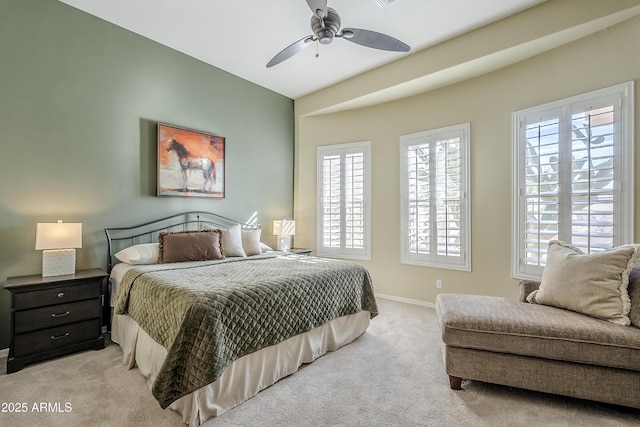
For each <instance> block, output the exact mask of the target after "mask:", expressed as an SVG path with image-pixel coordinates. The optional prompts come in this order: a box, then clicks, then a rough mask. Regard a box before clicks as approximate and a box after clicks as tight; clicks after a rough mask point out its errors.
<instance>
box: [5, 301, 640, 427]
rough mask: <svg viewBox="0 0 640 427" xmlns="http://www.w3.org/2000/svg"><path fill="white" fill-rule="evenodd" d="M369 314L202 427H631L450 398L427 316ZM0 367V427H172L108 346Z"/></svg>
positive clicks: (627, 416) (507, 400) (624, 418)
mask: <svg viewBox="0 0 640 427" xmlns="http://www.w3.org/2000/svg"><path fill="white" fill-rule="evenodd" d="M379 305H380V312H381V314H380V316H378V317H377V318H375V319H373V321H372V323H371V326H370V328H369V329H368V331H367V332H366V333H365V334H364V335H363V336H362V337H360V338H359V339H358V340H356V341H355V342H354V343H352V344H350V345H348V346H346V347H344V348H342V349H340V350H339V351H337V352H334V353H329V354H328V355H326V356H324V357H321V358H320V359H318V360H317V361H316V362H314V363H312V364H310V365H305V366H303V367H302V368H301V369H300V371H299V372H297V373H296V374H294V375H292V376H290V377H288V378H285V379H283V380H281V381H280V382H278V383H277V384H275V385H274V386H272V387H270V388H268V389H267V390H264V391H263V392H261V393H259V394H258V395H257V396H256V397H254V398H252V399H250V400H249V401H247V402H245V403H244V404H243V405H241V406H239V407H237V408H235V409H233V410H231V411H229V412H227V413H225V414H223V415H222V416H221V417H219V418H217V419H213V420H210V421H208V422H207V423H206V424H205V426H207V427H213V426H460V425H466V426H638V425H639V424H640V411H637V410H632V409H626V408H620V407H616V406H610V405H605V404H599V403H594V402H587V401H582V400H577V399H570V398H564V397H558V396H553V395H547V394H542V393H534V392H528V391H524V390H519V389H512V388H509V387H501V386H495V385H491V384H485V383H479V382H465V383H463V388H464V390H462V391H458V392H456V391H452V390H450V389H449V384H448V379H447V376H446V375H445V373H444V369H443V367H442V355H441V352H440V338H439V330H438V326H437V320H436V316H435V312H434V310H433V309H430V308H426V307H419V306H414V305H408V304H403V303H398V302H393V301H388V300H379ZM0 362H1V363H2V375H0V404H2V407H0V410H1V411H2V412H0V425H2V426H65V427H66V426H147V425H148V426H179V425H181V418H180V417H179V415H178V414H177V413H175V412H172V411H171V410H162V409H161V408H160V406H158V404H157V403H156V401H155V400H154V399H153V397H152V396H151V392H150V391H149V389H148V388H147V385H146V383H145V380H144V379H143V378H142V376H141V375H140V374H139V373H138V371H137V370H131V371H128V370H126V368H125V367H124V366H123V365H121V352H120V349H119V347H118V346H117V345H114V344H110V345H108V346H107V348H105V349H104V350H100V351H87V352H83V353H78V354H74V355H70V356H67V357H62V358H58V359H56V360H52V361H48V362H44V363H39V364H34V365H28V366H27V367H25V368H24V369H23V370H22V371H19V372H16V373H14V374H11V375H6V374H4V372H5V371H4V370H5V367H6V363H5V362H6V361H5V360H4V359H0ZM505 369H508V367H505ZM11 403H14V404H15V403H26V404H27V412H26V413H7V412H4V411H6V410H11V409H15V408H12V407H11V405H10V404H11ZM41 403H44V406H43V407H41V406H40V404H41ZM67 403H68V405H67V406H66V407H65V404H67ZM34 404H36V407H35V408H34ZM38 409H46V410H47V411H51V410H53V411H55V412H38V411H37V410H38ZM65 410H67V411H68V412H64V411H65ZM61 411H62V412H61Z"/></svg>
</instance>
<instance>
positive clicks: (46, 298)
mask: <svg viewBox="0 0 640 427" xmlns="http://www.w3.org/2000/svg"><path fill="white" fill-rule="evenodd" d="M100 286H101V282H93V283H83V284H77V285H73V286H60V287H57V288H49V289H39V290H35V291H29V292H20V293H16V294H15V295H14V309H15V310H24V309H27V308H35V307H44V306H47V305H55V304H62V303H67V302H72V301H80V300H83V299H90V298H96V297H99V296H101V295H102V292H101V289H100Z"/></svg>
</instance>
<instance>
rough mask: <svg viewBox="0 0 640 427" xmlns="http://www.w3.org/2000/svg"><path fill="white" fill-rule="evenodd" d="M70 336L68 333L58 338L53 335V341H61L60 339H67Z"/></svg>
mask: <svg viewBox="0 0 640 427" xmlns="http://www.w3.org/2000/svg"><path fill="white" fill-rule="evenodd" d="M68 336H69V332H67V333H66V334H64V335H58V336H56V335H51V341H55V340H59V339H62V338H67V337H68Z"/></svg>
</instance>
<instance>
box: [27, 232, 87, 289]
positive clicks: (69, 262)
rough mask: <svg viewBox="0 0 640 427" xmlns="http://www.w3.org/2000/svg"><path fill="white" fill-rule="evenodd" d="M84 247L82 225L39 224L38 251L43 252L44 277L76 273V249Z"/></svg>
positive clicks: (37, 233) (37, 234) (37, 235)
mask: <svg viewBox="0 0 640 427" xmlns="http://www.w3.org/2000/svg"><path fill="white" fill-rule="evenodd" d="M81 247H82V223H71V222H69V223H63V222H62V220H58V222H54V223H42V222H39V223H38V224H37V227H36V250H42V251H43V252H42V277H49V276H63V275H66V274H75V272H76V249H75V248H81Z"/></svg>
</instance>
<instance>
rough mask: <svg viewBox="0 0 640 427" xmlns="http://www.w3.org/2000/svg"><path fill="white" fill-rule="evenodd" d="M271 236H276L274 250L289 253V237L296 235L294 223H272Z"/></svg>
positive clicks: (280, 221) (290, 221)
mask: <svg viewBox="0 0 640 427" xmlns="http://www.w3.org/2000/svg"><path fill="white" fill-rule="evenodd" d="M273 234H274V236H278V237H277V241H276V243H277V246H276V249H277V250H279V251H284V252H289V251H290V250H291V236H294V235H295V234H296V222H295V221H294V220H292V219H281V220H280V219H278V220H275V221H273Z"/></svg>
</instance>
